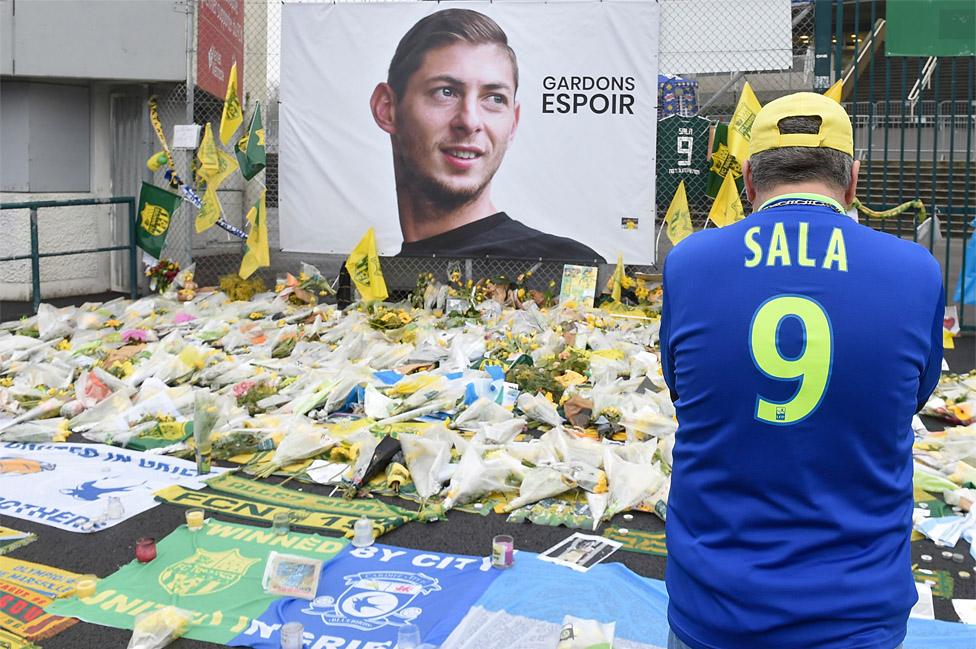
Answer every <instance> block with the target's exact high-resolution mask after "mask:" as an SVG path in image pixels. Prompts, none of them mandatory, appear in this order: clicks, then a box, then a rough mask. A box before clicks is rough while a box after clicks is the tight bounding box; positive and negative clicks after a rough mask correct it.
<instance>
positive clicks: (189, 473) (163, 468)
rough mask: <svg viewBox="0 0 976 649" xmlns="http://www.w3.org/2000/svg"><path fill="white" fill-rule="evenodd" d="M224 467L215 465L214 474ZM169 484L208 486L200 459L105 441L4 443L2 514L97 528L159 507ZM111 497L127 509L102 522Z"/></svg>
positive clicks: (72, 528)
mask: <svg viewBox="0 0 976 649" xmlns="http://www.w3.org/2000/svg"><path fill="white" fill-rule="evenodd" d="M226 470H227V469H218V468H214V470H213V473H212V474H211V475H215V474H217V473H222V472H224V471H226ZM203 477H204V478H206V477H210V476H203ZM170 485H182V486H184V487H189V488H196V489H202V488H203V487H205V486H206V485H205V484H204V483H203V482H202V481H201V480H200V479H199V478H197V468H196V464H194V463H193V462H187V461H186V460H178V459H176V458H171V457H166V456H165V455H150V454H149V453H141V452H139V451H127V450H125V449H121V448H115V447H113V446H106V445H104V444H32V443H21V442H5V443H3V444H0V516H13V517H15V518H23V519H24V520H28V521H33V522H35V523H41V524H42V525H50V526H52V527H57V528H60V529H62V530H68V531H69V532H97V531H98V530H103V529H106V528H109V527H112V526H113V525H117V524H119V523H121V522H122V521H124V520H126V519H127V518H131V517H133V516H135V515H136V514H141V513H142V512H144V511H146V510H147V509H151V508H153V507H155V506H156V505H158V504H159V503H158V502H156V500H154V499H153V493H155V492H156V491H158V490H160V489H162V488H163V487H168V486H170ZM111 496H117V497H118V498H119V500H120V501H121V502H122V507H123V509H124V510H125V513H124V515H123V516H122V518H121V519H120V520H101V521H99V519H100V518H103V516H104V514H105V511H106V505H107V504H108V499H109V497H111ZM97 521H98V522H97Z"/></svg>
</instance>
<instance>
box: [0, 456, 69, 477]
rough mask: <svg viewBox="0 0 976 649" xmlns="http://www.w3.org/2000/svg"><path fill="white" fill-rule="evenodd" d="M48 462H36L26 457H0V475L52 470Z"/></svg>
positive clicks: (52, 465) (51, 465) (53, 466)
mask: <svg viewBox="0 0 976 649" xmlns="http://www.w3.org/2000/svg"><path fill="white" fill-rule="evenodd" d="M56 467H57V465H55V464H51V463H50V462H38V461H37V460H31V459H29V458H26V457H0V475H30V474H32V473H40V472H41V471H54V469H55V468H56Z"/></svg>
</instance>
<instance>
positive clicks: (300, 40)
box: [279, 1, 659, 263]
mask: <svg viewBox="0 0 976 649" xmlns="http://www.w3.org/2000/svg"><path fill="white" fill-rule="evenodd" d="M452 9H464V10H470V11H471V12H477V14H479V15H480V16H486V17H487V18H488V19H490V21H491V22H492V23H494V24H496V25H497V27H498V28H499V29H500V30H501V31H502V32H503V34H504V36H505V37H507V42H508V46H509V47H510V48H511V50H512V52H513V53H514V56H515V60H516V62H517V88H516V87H511V88H508V87H506V86H509V85H511V86H515V85H516V84H515V83H514V72H513V66H512V64H511V62H510V59H509V58H505V57H506V56H507V55H506V54H501V58H500V59H499V58H498V57H497V56H496V57H495V58H492V56H489V55H491V54H495V55H497V54H498V53H499V52H501V49H500V48H497V47H496V46H495V45H494V44H491V43H488V44H483V45H482V46H481V47H480V49H479V47H478V45H477V44H472V45H470V46H469V47H463V46H461V45H464V43H462V44H461V45H458V43H459V41H458V39H456V38H453V37H449V38H447V39H446V40H442V41H436V38H435V40H434V45H429V44H428V45H422V46H418V43H423V41H417V42H407V41H408V40H409V39H407V38H406V35H407V33H408V31H410V30H411V28H412V27H414V26H415V25H417V23H418V21H421V19H423V18H425V17H427V16H431V15H432V14H435V13H440V12H444V11H445V10H452ZM468 15H470V14H468ZM444 29H445V28H444V26H443V25H441V26H440V27H438V30H441V31H443V30H444ZM450 29H453V27H451V28H450ZM460 29H462V30H463V26H462V27H461V28H460ZM435 31H436V30H435ZM658 31H659V9H658V5H657V3H654V2H614V1H609V2H589V1H583V2H568V3H553V4H546V3H542V2H513V3H494V4H491V3H481V2H455V3H452V2H440V3H428V2H405V3H396V2H389V3H335V4H309V3H287V2H286V3H285V4H284V5H283V7H282V59H281V107H280V130H279V132H280V136H279V183H280V184H279V222H280V234H281V247H282V248H283V249H284V250H288V251H296V252H310V253H342V254H344V253H348V252H349V251H350V250H352V249H353V247H354V246H355V245H356V242H357V241H359V239H360V238H361V237H362V236H363V233H364V232H365V231H366V230H367V228H369V227H373V228H375V232H376V241H377V247H378V251H379V254H380V255H384V256H386V255H396V254H398V253H401V250H402V252H403V254H419V255H428V254H437V255H440V256H444V255H446V256H452V255H453V256H484V255H485V254H494V255H500V256H508V257H537V256H545V257H546V258H551V259H575V260H579V261H585V260H586V258H588V257H589V258H591V259H590V260H592V258H596V257H602V258H603V259H606V260H612V259H616V257H617V255H618V254H621V253H622V254H623V255H624V259H625V261H626V262H628V263H651V262H653V260H654V238H655V236H654V235H655V233H654V205H653V199H654V176H655V132H656V121H657V113H656V97H657V58H658ZM452 39H453V40H452ZM401 40H404V41H405V42H407V45H409V47H406V48H405V49H406V50H411V48H412V50H413V51H417V48H418V47H420V50H419V51H420V52H421V54H420V56H419V57H416V58H417V61H415V62H414V63H415V64H414V65H412V66H411V64H410V62H409V59H410V56H409V52H407V64H405V65H404V66H400V67H398V69H400V70H406V72H403V73H402V78H403V85H402V87H400V88H399V89H398V88H397V86H396V83H395V81H394V77H393V76H392V73H390V69H391V62H392V61H393V59H394V53H395V51H396V50H397V48H398V44H400V43H401ZM445 43H447V45H445ZM454 45H458V46H457V47H454ZM425 48H426V49H425ZM435 52H436V53H437V56H434V55H433V53H435ZM435 64H436V65H440V66H441V67H439V68H438V67H436V65H435ZM388 73H390V74H391V77H390V79H389V80H390V82H391V83H390V86H389V87H390V88H392V91H391V92H390V93H389V94H384V91H382V87H383V86H384V85H385V82H387V81H388ZM435 77H436V78H435ZM395 157H396V158H397V160H398V163H397V164H398V169H397V170H396V171H395V169H394V158H395ZM493 170H497V172H495V173H492V171H493ZM398 188H399V190H398ZM479 192H480V193H479ZM485 192H487V194H486V193H485ZM486 197H490V200H488V201H485V198H486ZM405 204H407V205H409V207H408V208H404V205H405ZM472 206H474V207H472ZM486 206H490V207H486ZM469 208H470V209H469ZM499 212H503V213H504V215H507V217H510V218H506V217H505V216H501V217H499V216H498V215H497V213H499ZM486 215H493V216H491V217H489V218H486V219H482V217H484V216H486ZM472 219H477V222H476V223H474V224H472ZM459 226H464V227H463V228H461V227H459ZM455 228H456V229H455ZM549 235H552V236H549ZM557 237H559V238H561V239H557ZM404 241H407V242H418V241H419V242H420V243H419V244H416V245H407V246H404ZM478 242H484V243H485V244H486V245H487V244H489V243H491V242H496V243H497V245H496V246H494V247H491V246H490V245H488V246H487V247H486V246H479V245H477V244H478ZM540 251H545V252H546V254H544V255H540V254H539V253H540ZM593 252H595V253H597V254H596V255H593V254H591V253H593Z"/></svg>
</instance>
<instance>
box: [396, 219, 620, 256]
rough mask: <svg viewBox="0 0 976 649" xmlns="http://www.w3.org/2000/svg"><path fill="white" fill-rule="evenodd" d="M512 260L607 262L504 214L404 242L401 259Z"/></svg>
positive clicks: (584, 248)
mask: <svg viewBox="0 0 976 649" xmlns="http://www.w3.org/2000/svg"><path fill="white" fill-rule="evenodd" d="M427 255H439V256H442V257H485V256H492V257H510V258H516V259H518V258H523V259H537V258H542V259H553V260H557V261H576V262H593V261H596V262H599V263H606V260H605V259H604V258H603V257H601V256H600V255H599V254H598V253H597V252H596V251H595V250H593V249H592V248H590V247H588V246H585V245H583V244H582V243H580V242H578V241H574V240H573V239H569V238H567V237H558V236H556V235H554V234H546V233H545V232H540V231H539V230H536V229H534V228H530V227H529V226H527V225H523V224H522V223H519V222H518V221H516V220H515V219H513V218H511V217H510V216H508V215H507V214H505V212H498V213H497V214H492V215H491V216H486V217H485V218H483V219H479V220H477V221H475V222H474V223H468V224H467V225H462V226H461V227H459V228H455V229H453V230H449V231H448V232H444V233H442V234H438V235H436V236H433V237H428V238H427V239H421V240H420V241H411V242H409V243H408V242H406V241H405V242H404V243H403V247H402V248H400V254H399V256H401V257H421V256H427Z"/></svg>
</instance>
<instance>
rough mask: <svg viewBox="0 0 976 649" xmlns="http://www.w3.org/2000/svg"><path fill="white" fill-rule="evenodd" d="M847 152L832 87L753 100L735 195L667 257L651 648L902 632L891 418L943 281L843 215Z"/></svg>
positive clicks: (914, 371)
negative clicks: (662, 597) (661, 627)
mask: <svg viewBox="0 0 976 649" xmlns="http://www.w3.org/2000/svg"><path fill="white" fill-rule="evenodd" d="M853 152H854V145H853V137H852V129H851V121H850V118H849V117H848V116H847V114H846V113H845V112H844V109H843V108H842V107H841V106H840V105H839V104H837V103H836V102H834V101H833V100H831V99H828V98H825V97H823V96H821V95H817V94H812V93H797V94H793V95H789V96H787V97H783V98H781V99H777V100H775V101H773V102H770V103H769V104H768V105H767V106H765V107H764V108H763V109H762V110H761V111H760V112H759V114H758V116H757V117H756V120H755V123H754V124H753V126H752V141H751V145H750V159H749V160H748V162H746V163H745V164H744V165H743V175H744V177H745V184H746V192H747V195H748V198H749V200H750V201H751V202H752V204H753V205H754V206H756V210H755V212H753V213H752V214H751V215H750V216H749V217H747V218H746V219H744V220H742V221H739V222H738V223H735V224H733V225H730V226H728V227H725V228H721V229H712V230H705V231H703V232H699V233H697V234H695V235H694V236H692V237H689V238H688V239H686V240H685V241H683V242H682V243H681V244H680V245H679V246H677V247H676V248H675V249H674V250H672V251H671V253H670V254H669V255H668V258H667V263H666V265H665V269H664V306H663V311H662V316H661V365H662V368H663V370H664V377H665V379H666V381H667V383H668V386H669V387H670V389H671V392H672V397H673V398H674V400H675V407H676V409H677V416H678V422H679V428H678V433H677V442H676V445H675V448H674V472H673V474H672V483H671V498H670V502H669V506H668V517H667V521H668V522H667V543H668V566H667V586H668V592H669V594H670V598H671V601H670V607H669V609H668V620H669V622H670V625H671V630H672V637H671V639H670V644H669V646H670V647H676V648H679V649H683V648H684V647H691V648H692V649H801V648H810V649H813V648H816V649H841V648H843V649H894V648H895V647H898V646H899V645H900V643H901V642H902V641H903V639H904V637H905V630H906V622H907V619H908V613H909V611H910V610H911V608H912V605H913V604H914V602H915V600H916V591H915V586H914V582H913V579H912V574H911V561H910V552H909V533H910V528H911V514H912V452H911V451H912V430H911V419H912V415H913V414H914V413H915V412H916V411H917V410H918V409H920V408H921V406H922V405H923V404H924V403H925V401H926V399H927V398H928V395H929V394H930V392H931V391H932V389H933V388H934V387H935V385H936V382H937V380H938V377H939V373H940V368H941V363H942V316H943V306H944V293H943V288H942V280H941V273H940V271H939V266H938V264H937V263H936V262H935V260H934V259H933V258H932V256H931V255H930V254H929V253H928V252H927V251H926V250H925V249H924V248H922V247H921V246H918V245H916V244H914V243H912V242H910V241H903V240H901V239H898V238H896V237H893V236H891V235H888V234H883V233H880V232H876V231H874V230H872V229H870V228H867V227H864V226H861V225H858V224H857V223H855V222H854V221H852V220H851V219H850V218H848V217H847V216H846V215H845V206H847V205H850V203H851V202H852V201H853V199H854V192H855V188H856V184H857V172H858V163H857V162H856V161H854V160H853Z"/></svg>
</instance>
